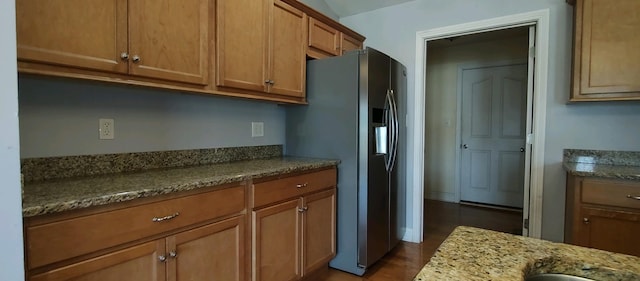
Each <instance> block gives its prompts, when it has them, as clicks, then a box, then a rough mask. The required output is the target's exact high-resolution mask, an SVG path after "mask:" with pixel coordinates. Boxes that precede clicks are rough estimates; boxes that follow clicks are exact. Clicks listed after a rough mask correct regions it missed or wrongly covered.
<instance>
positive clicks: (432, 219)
mask: <svg viewBox="0 0 640 281" xmlns="http://www.w3.org/2000/svg"><path fill="white" fill-rule="evenodd" d="M521 221H522V212H514V211H505V210H496V209H490V208H484V207H477V206H469V205H461V204H455V203H447V202H441V201H433V200H425V205H424V240H423V242H422V243H420V244H416V243H408V242H400V244H399V245H398V246H397V247H396V248H395V249H393V251H391V252H390V253H389V254H387V255H386V256H385V257H384V258H382V260H380V261H378V262H377V263H376V264H374V265H373V266H372V267H371V268H369V269H368V270H367V273H366V274H365V275H364V276H362V277H360V276H356V275H352V274H349V273H345V272H342V271H339V270H335V269H331V268H330V269H329V273H328V274H327V275H326V278H325V280H327V281H363V280H367V281H383V280H384V281H389V280H394V281H404V280H413V278H414V276H415V275H416V274H418V272H419V271H420V269H422V267H423V266H424V265H425V264H426V263H427V262H428V261H429V259H430V258H431V256H432V255H433V254H434V253H435V251H436V249H437V248H438V246H440V244H441V243H442V241H444V240H445V239H446V238H447V236H449V234H450V233H451V231H453V229H454V228H456V226H459V225H466V226H473V227H479V228H484V229H491V230H496V231H502V232H508V233H513V234H522V229H521V227H522V223H521Z"/></svg>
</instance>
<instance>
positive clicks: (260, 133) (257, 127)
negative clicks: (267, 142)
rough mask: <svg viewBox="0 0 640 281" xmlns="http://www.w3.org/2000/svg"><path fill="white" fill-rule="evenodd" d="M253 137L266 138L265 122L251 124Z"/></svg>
mask: <svg viewBox="0 0 640 281" xmlns="http://www.w3.org/2000/svg"><path fill="white" fill-rule="evenodd" d="M251 137H254V138H255V137H264V122H251Z"/></svg>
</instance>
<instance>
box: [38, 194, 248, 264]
mask: <svg viewBox="0 0 640 281" xmlns="http://www.w3.org/2000/svg"><path fill="white" fill-rule="evenodd" d="M244 205H245V191H244V187H242V186H238V187H232V188H225V189H220V190H215V191H211V192H206V193H201V194H195V195H190V196H185V197H180V198H175V199H169V200H166V201H160V202H154V203H149V204H144V205H138V206H134V207H127V208H123V209H117V210H113V211H107V212H102V213H96V214H90V215H86V216H81V217H76V218H71V219H66V220H62V221H57V222H52V223H46V224H42V225H36V226H29V227H27V229H26V236H27V255H28V267H29V269H33V268H37V267H39V266H43V265H47V264H50V263H53V262H57V261H62V260H65V259H69V258H73V257H77V256H80V255H84V254H88V253H91V252H94V251H98V250H101V249H106V248H109V247H112V246H116V245H120V244H123V243H127V242H131V241H135V240H138V239H143V238H145V237H148V236H151V235H155V234H159V233H163V232H167V231H171V230H174V229H177V228H180V227H185V226H188V225H191V224H194V223H198V222H202V221H206V220H210V219H215V218H217V217H221V216H225V215H230V214H234V213H238V212H241V211H242V210H243V209H244ZM154 218H155V220H154ZM163 218H164V219H163ZM158 219H159V220H158Z"/></svg>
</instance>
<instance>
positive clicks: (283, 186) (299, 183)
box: [252, 168, 336, 207]
mask: <svg viewBox="0 0 640 281" xmlns="http://www.w3.org/2000/svg"><path fill="white" fill-rule="evenodd" d="M335 185H336V169H335V168H334V169H329V170H322V171H318V172H314V173H309V174H303V175H297V176H292V177H288V178H283V179H278V180H273V181H267V182H263V183H257V184H254V185H253V188H252V191H253V206H254V207H259V206H263V205H266V204H271V203H275V202H278V201H282V200H285V199H288V198H293V197H298V196H302V195H303V194H306V193H310V192H314V191H317V190H321V189H325V188H328V187H332V186H335Z"/></svg>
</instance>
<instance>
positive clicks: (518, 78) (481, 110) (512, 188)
mask: <svg viewBox="0 0 640 281" xmlns="http://www.w3.org/2000/svg"><path fill="white" fill-rule="evenodd" d="M526 112H527V64H524V63H523V64H514V65H505V66H494V67H482V68H474V69H465V70H463V71H462V122H461V129H462V131H461V137H462V139H461V143H462V145H461V148H460V149H462V152H461V166H460V167H461V168H460V172H461V174H460V187H461V188H460V199H461V200H462V201H470V202H478V203H486V204H493V205H500V206H509V207H517V208H522V207H523V195H524V170H525V155H526V154H525V151H526V148H525V138H526V120H527V117H526Z"/></svg>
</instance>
